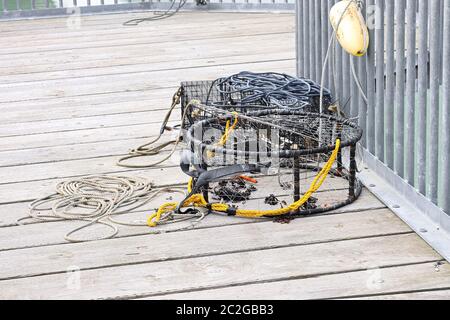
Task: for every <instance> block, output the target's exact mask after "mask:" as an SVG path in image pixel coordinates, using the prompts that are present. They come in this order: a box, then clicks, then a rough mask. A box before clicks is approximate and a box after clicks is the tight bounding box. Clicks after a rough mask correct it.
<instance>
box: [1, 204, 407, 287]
mask: <svg viewBox="0 0 450 320" xmlns="http://www.w3.org/2000/svg"><path fill="white" fill-rule="evenodd" d="M209 218H210V216H209V217H207V218H206V219H209ZM228 219H229V220H234V219H233V218H231V217H230V218H228ZM199 226H202V224H201V223H200V224H199ZM48 227H50V228H51V225H49V226H48ZM403 232H411V230H410V229H409V228H408V227H407V226H406V225H405V224H404V223H403V222H401V220H400V219H398V218H397V217H396V216H395V215H394V214H393V213H392V212H391V211H389V210H380V211H373V212H364V213H349V214H345V215H334V216H318V217H311V218H308V219H298V220H295V221H293V222H291V223H290V224H288V225H282V224H274V223H272V222H261V223H256V224H244V225H235V226H224V227H221V228H208V229H201V230H195V231H186V232H176V233H169V234H159V235H153V236H148V235H146V236H137V237H128V238H123V239H112V240H105V241H96V242H89V243H83V244H72V245H70V246H65V245H57V246H47V247H40V248H31V249H23V250H13V251H6V252H3V253H2V254H1V256H0V265H2V266H3V267H2V269H1V270H0V280H3V279H6V278H18V277H28V276H35V275H43V274H50V273H58V272H59V273H61V272H66V268H67V266H68V265H77V266H78V267H79V268H80V269H92V268H100V267H111V266H119V265H123V264H136V263H144V262H156V261H165V260H169V259H170V260H174V259H182V258H190V257H198V256H207V255H217V254H226V253H232V252H238V251H253V250H263V249H269V248H276V247H278V248H279V247H287V246H291V245H294V246H297V245H307V244H313V243H318V242H329V241H336V240H344V239H354V238H361V237H373V236H382V235H389V234H393V233H397V234H398V233H403ZM204 239H214V241H210V242H205V241H204ZM167 244H170V247H171V249H170V250H168V248H167ZM152 248H153V249H152ZM8 261H14V262H15V263H14V265H12V264H8Z"/></svg>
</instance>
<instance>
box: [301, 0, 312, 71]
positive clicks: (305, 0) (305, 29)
mask: <svg viewBox="0 0 450 320" xmlns="http://www.w3.org/2000/svg"><path fill="white" fill-rule="evenodd" d="M302 3H303V10H302V11H303V12H302V14H303V39H304V43H303V52H304V57H305V59H304V62H305V64H304V65H303V76H304V77H305V78H309V77H310V75H311V74H310V72H309V70H310V68H311V62H310V59H311V56H310V54H309V51H310V50H309V0H303V1H302Z"/></svg>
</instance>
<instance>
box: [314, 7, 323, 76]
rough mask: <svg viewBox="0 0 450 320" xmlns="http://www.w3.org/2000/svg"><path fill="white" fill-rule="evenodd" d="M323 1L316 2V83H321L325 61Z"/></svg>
mask: <svg viewBox="0 0 450 320" xmlns="http://www.w3.org/2000/svg"><path fill="white" fill-rule="evenodd" d="M321 4H322V3H321V1H320V0H314V44H315V52H314V53H315V56H316V65H315V68H316V71H315V73H316V79H315V80H316V82H318V83H320V81H321V80H322V79H321V75H322V66H323V60H322V28H321V22H322V18H325V17H321V14H320V13H321V10H320V8H321Z"/></svg>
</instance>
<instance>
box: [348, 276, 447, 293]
mask: <svg viewBox="0 0 450 320" xmlns="http://www.w3.org/2000/svg"><path fill="white" fill-rule="evenodd" d="M444 274H446V275H447V277H450V274H449V273H448V272H444ZM411 281H414V280H412V279H411ZM444 283H447V282H445V280H444ZM438 285H439V287H440V285H441V284H440V283H439V284H438ZM439 287H437V288H439ZM430 289H434V288H427V289H425V290H430ZM351 300H450V289H448V290H445V289H443V290H434V291H424V292H411V293H400V294H392V295H390V294H387V295H382V296H370V297H364V298H358V299H351Z"/></svg>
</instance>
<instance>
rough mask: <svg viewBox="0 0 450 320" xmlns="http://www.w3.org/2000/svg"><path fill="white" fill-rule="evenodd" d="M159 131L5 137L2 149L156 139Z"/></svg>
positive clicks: (139, 128)
mask: <svg viewBox="0 0 450 320" xmlns="http://www.w3.org/2000/svg"><path fill="white" fill-rule="evenodd" d="M174 124H176V123H175V122H169V125H174ZM159 129H160V126H159V125H157V124H155V123H153V124H150V123H144V124H138V125H129V126H120V127H111V128H96V129H88V130H75V131H65V132H58V133H56V132H50V133H40V134H33V135H27V136H22V137H20V136H15V137H4V138H0V149H1V150H3V151H7V150H20V149H30V148H42V147H51V146H61V145H79V144H81V143H90V142H101V141H111V142H112V141H118V140H127V139H135V138H146V137H154V136H155V135H156V134H157V133H158V132H159Z"/></svg>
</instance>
